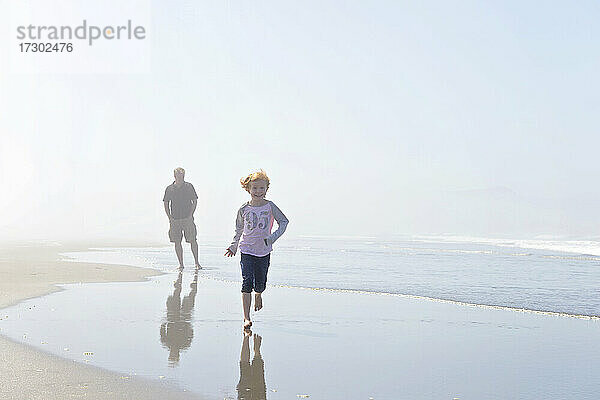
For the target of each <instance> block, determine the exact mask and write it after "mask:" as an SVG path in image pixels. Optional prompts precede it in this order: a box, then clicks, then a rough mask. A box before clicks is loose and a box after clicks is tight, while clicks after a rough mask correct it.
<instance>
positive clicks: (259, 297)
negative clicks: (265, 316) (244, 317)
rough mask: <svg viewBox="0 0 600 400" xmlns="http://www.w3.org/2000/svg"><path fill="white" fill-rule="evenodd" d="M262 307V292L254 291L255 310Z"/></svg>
mask: <svg viewBox="0 0 600 400" xmlns="http://www.w3.org/2000/svg"><path fill="white" fill-rule="evenodd" d="M262 307H263V305H262V293H254V311H258V310H260V309H261V308H262Z"/></svg>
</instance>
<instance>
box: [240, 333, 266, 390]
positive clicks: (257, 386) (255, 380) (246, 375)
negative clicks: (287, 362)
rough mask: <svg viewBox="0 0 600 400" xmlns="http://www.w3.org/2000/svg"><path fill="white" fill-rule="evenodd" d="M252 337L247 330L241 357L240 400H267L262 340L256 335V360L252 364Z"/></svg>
mask: <svg viewBox="0 0 600 400" xmlns="http://www.w3.org/2000/svg"><path fill="white" fill-rule="evenodd" d="M250 336H252V332H251V331H249V330H246V331H245V332H244V341H243V342H242V353H241V355H240V382H239V383H238V385H237V392H238V400H242V399H244V400H250V399H252V400H266V398H267V385H266V384H265V363H264V361H263V359H262V356H261V355H260V344H261V342H262V338H261V337H260V336H258V335H257V334H254V358H253V359H252V364H250Z"/></svg>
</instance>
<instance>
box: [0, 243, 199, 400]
mask: <svg viewBox="0 0 600 400" xmlns="http://www.w3.org/2000/svg"><path fill="white" fill-rule="evenodd" d="M85 248H86V246H84V245H77V246H56V245H52V246H30V245H29V246H28V245H23V246H17V245H10V246H8V245H4V246H0V308H5V307H8V306H10V305H14V304H16V303H18V302H20V301H22V300H25V299H29V298H32V297H37V296H42V295H45V294H48V293H52V292H56V291H59V290H60V288H59V287H57V286H55V285H56V284H65V283H76V282H115V281H121V282H122V281H130V282H131V281H143V280H145V279H147V278H148V277H150V276H153V275H156V274H159V273H160V272H158V271H153V270H150V269H143V268H134V267H128V266H114V265H102V264H84V263H69V262H65V261H60V259H59V253H60V252H63V251H77V250H82V249H85ZM0 376H2V378H3V379H2V385H1V386H0V398H1V399H7V400H8V399H10V400H20V399H23V400H25V399H27V400H31V399H61V400H62V399H70V398H86V399H195V398H198V397H197V396H194V395H191V394H189V393H185V392H183V391H182V390H180V389H177V388H169V387H166V385H160V384H158V383H156V382H150V381H147V380H144V379H140V378H137V377H131V376H124V375H123V374H117V373H113V372H109V371H106V370H103V369H100V368H95V367H92V366H89V365H83V364H80V363H75V362H73V361H71V360H68V359H64V358H61V357H57V356H55V355H51V354H48V353H44V352H42V351H39V350H35V349H33V348H31V347H29V346H26V345H23V344H20V343H16V342H14V341H12V340H10V339H7V338H6V337H4V336H0Z"/></svg>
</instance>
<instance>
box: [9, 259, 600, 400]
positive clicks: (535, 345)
mask: <svg viewBox="0 0 600 400" xmlns="http://www.w3.org/2000/svg"><path fill="white" fill-rule="evenodd" d="M238 286H239V285H238V283H236V282H227V281H220V280H216V279H213V278H210V277H208V276H206V275H205V274H204V272H202V271H201V272H200V273H199V276H198V277H196V276H195V275H194V274H193V273H192V272H191V271H186V272H185V273H184V274H182V275H181V276H179V275H178V274H177V273H171V274H167V275H162V276H158V277H155V278H152V279H151V280H150V281H148V282H138V283H111V284H82V285H67V286H65V288H66V289H67V290H65V291H62V292H58V293H55V294H52V295H49V296H45V297H42V298H38V299H32V300H29V301H26V302H23V303H21V304H19V305H17V306H15V307H11V308H8V309H5V310H2V320H0V333H2V334H4V335H7V336H9V337H11V338H13V339H15V340H18V341H21V342H24V343H27V344H30V345H33V346H35V347H38V348H40V349H43V350H45V351H48V352H51V353H55V354H58V355H60V356H62V357H66V358H71V359H74V360H76V361H79V362H85V363H89V364H92V365H96V366H99V367H102V368H107V369H110V370H114V371H119V372H121V373H122V374H123V378H124V379H127V378H128V377H129V376H131V375H138V376H144V377H147V378H150V379H156V380H166V381H169V382H170V383H173V384H175V385H178V386H180V387H182V388H185V389H186V390H191V391H194V392H198V393H201V394H204V395H206V396H207V398H214V399H236V398H237V399H241V398H245V399H251V398H265V397H266V398H268V399H290V398H303V397H299V396H304V395H308V396H310V399H369V398H371V397H372V398H374V399H390V400H391V399H403V398H407V399H408V398H410V399H431V398H436V399H437V398H444V399H452V398H459V399H463V398H464V399H468V398H476V399H506V398H519V399H540V398H550V397H552V398H573V399H597V398H598V396H599V395H600V382H598V380H597V376H598V375H599V374H600V361H599V360H600V344H599V342H598V340H597V338H598V337H599V335H600V321H598V320H582V319H576V318H569V317H559V316H549V315H541V314H532V313H522V312H516V311H514V310H503V309H486V308H481V307H475V306H464V305H458V304H451V303H440V302H436V301H426V300H421V299H413V298H406V297H398V296H386V295H378V294H366V293H350V292H340V291H323V290H310V289H299V288H286V287H269V288H268V289H267V292H266V293H265V309H264V310H262V311H261V312H260V313H258V314H256V317H255V318H254V326H253V333H254V335H253V336H252V337H249V336H245V335H244V334H243V333H242V330H241V320H240V304H239V303H240V299H239V287H238Z"/></svg>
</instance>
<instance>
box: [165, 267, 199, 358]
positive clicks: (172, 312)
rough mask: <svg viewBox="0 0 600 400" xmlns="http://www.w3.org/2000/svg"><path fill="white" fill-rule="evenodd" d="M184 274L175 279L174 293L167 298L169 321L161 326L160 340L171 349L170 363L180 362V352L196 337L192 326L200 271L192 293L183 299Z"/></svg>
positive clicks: (193, 282)
mask: <svg viewBox="0 0 600 400" xmlns="http://www.w3.org/2000/svg"><path fill="white" fill-rule="evenodd" d="M182 275H183V274H182V273H181V272H180V273H179V276H178V277H177V280H176V281H175V284H174V286H175V290H174V291H173V295H172V296H169V297H168V298H167V322H165V323H163V324H162V325H161V326H160V341H161V343H162V344H163V346H165V347H166V348H168V349H169V364H170V365H176V364H177V363H178V362H179V353H180V352H181V351H182V350H185V349H187V348H189V347H190V345H191V344H192V338H193V337H194V329H193V328H192V314H193V312H194V301H195V300H196V293H197V292H198V272H196V273H195V274H194V280H193V281H192V283H191V284H190V288H191V290H190V294H188V295H187V296H185V297H184V298H183V301H181V282H182V280H183V276H182Z"/></svg>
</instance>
